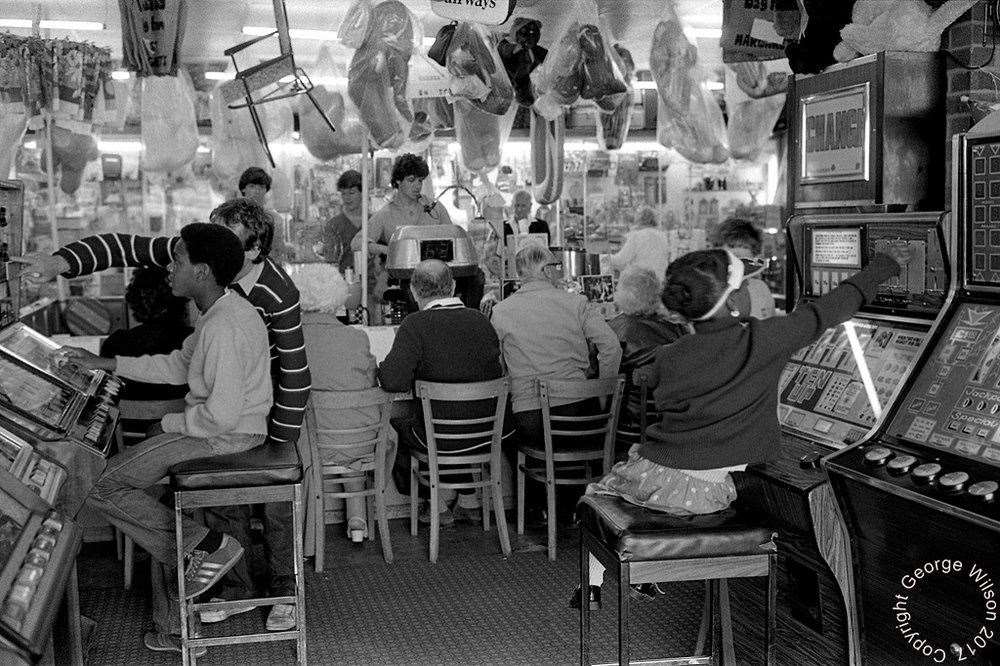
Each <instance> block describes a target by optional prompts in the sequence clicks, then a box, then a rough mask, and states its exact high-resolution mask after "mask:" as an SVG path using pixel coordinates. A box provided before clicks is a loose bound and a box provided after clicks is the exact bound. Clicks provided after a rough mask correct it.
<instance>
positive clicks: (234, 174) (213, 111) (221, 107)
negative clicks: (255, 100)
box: [208, 84, 267, 192]
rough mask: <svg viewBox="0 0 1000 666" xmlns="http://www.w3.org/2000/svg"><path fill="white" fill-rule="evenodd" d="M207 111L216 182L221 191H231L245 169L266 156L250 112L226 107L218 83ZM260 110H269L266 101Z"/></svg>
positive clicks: (209, 100)
mask: <svg viewBox="0 0 1000 666" xmlns="http://www.w3.org/2000/svg"><path fill="white" fill-rule="evenodd" d="M220 85H221V84H220ZM208 111H209V117H210V118H211V120H212V177H213V182H214V183H215V186H216V189H218V191H219V192H232V191H233V190H235V189H236V185H237V182H238V181H239V177H240V174H242V173H243V170H244V169H246V168H247V167H249V166H258V165H261V164H264V163H265V162H266V161H267V157H266V156H265V155H264V149H263V148H262V147H261V145H260V141H259V140H258V139H257V133H256V132H255V131H254V127H253V121H252V120H251V118H250V112H249V111H248V110H247V109H230V108H229V107H227V106H226V102H225V100H224V99H223V96H222V94H221V92H220V90H219V85H217V86H216V87H215V89H214V90H212V92H211V94H210V95H209V99H208ZM258 111H262V112H264V113H267V111H266V105H265V106H261V107H260V108H259V109H258Z"/></svg>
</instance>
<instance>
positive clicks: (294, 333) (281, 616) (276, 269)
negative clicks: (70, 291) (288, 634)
mask: <svg viewBox="0 0 1000 666" xmlns="http://www.w3.org/2000/svg"><path fill="white" fill-rule="evenodd" d="M209 219H210V220H211V221H212V222H214V223H216V224H224V225H225V226H227V227H229V229H231V230H232V231H233V232H234V233H235V234H236V235H237V236H239V238H240V240H241V241H243V247H244V252H245V259H244V263H243V268H242V269H241V270H240V272H239V273H238V274H237V276H236V279H235V280H234V281H233V284H231V285H230V289H231V290H232V291H235V292H236V293H238V294H240V295H241V296H243V297H245V298H246V299H247V300H248V301H250V304H251V305H253V306H254V308H255V309H256V310H257V312H258V314H260V316H261V318H262V319H263V320H264V326H265V327H266V328H267V336H268V342H269V344H270V353H271V377H272V380H273V384H274V406H273V408H272V409H271V413H270V415H269V418H268V440H269V441H270V442H271V443H273V444H276V445H281V446H294V445H295V442H296V440H297V439H298V437H299V430H300V429H301V427H302V419H303V416H304V414H305V405H306V401H307V400H308V399H309V388H310V385H311V379H310V375H309V365H308V363H307V362H306V353H305V342H304V340H303V337H302V327H301V323H300V319H301V312H300V310H299V292H298V290H297V289H296V288H295V285H294V284H293V283H292V280H291V279H290V278H289V277H288V275H287V274H286V273H285V271H284V269H282V268H281V267H280V266H279V265H278V264H277V263H275V262H274V261H273V260H271V259H270V258H269V257H268V253H269V252H270V249H271V240H272V238H273V232H274V228H273V223H272V221H271V217H270V215H269V214H268V213H267V211H266V210H265V209H264V208H262V207H261V206H260V205H258V204H256V203H254V202H253V201H251V200H249V199H234V200H232V201H227V202H226V203H224V204H222V205H221V206H218V207H217V208H216V209H215V210H213V211H212V213H211V215H210V217H209ZM179 240H180V238H179V237H174V238H169V237H163V236H160V237H147V236H133V235H130V234H100V235H98V236H88V237H86V238H83V239H81V240H79V241H76V242H74V243H70V244H68V245H65V246H63V247H61V248H59V249H58V250H56V252H55V253H54V254H52V255H51V256H44V255H32V256H28V257H25V258H24V259H22V260H21V261H22V262H23V263H27V264H29V265H28V266H26V267H25V269H24V270H23V271H22V275H24V276H25V278H26V279H28V280H31V281H34V282H47V281H49V280H53V279H55V278H56V276H58V275H62V276H63V277H66V278H73V277H79V276H81V275H89V274H91V273H95V272H98V271H102V270H105V269H107V268H112V267H119V268H120V267H126V266H128V267H138V266H167V265H168V264H170V262H171V261H172V260H173V256H174V250H175V248H176V247H177V243H178V241H179ZM265 515H266V518H267V537H268V546H269V548H268V550H269V558H268V559H269V565H270V572H271V592H272V594H275V595H280V596H286V595H287V596H291V595H292V590H293V581H294V578H293V572H292V566H291V562H292V518H291V509H290V507H289V506H288V504H287V503H279V504H268V505H266V509H265ZM226 517H227V518H229V519H230V522H232V521H234V520H235V515H233V513H231V512H230V513H228V515H226ZM245 522H246V521H245V519H244V523H245ZM220 526H221V525H220ZM223 527H224V530H223V531H231V530H232V531H231V532H230V533H236V534H239V533H241V532H242V530H239V529H234V528H233V527H232V526H223ZM245 529H246V526H245V524H244V526H243V530H245ZM234 576H235V577H236V578H237V579H238V580H239V584H240V586H241V587H246V588H247V589H246V590H245V591H241V592H242V593H243V594H248V593H249V584H250V581H249V575H248V574H247V571H246V566H245V564H244V563H242V562H241V563H240V564H239V565H237V567H236V568H235V569H234V570H233V573H231V574H230V580H231V579H232V578H233V577H234ZM227 596H230V595H227ZM248 610H249V609H248ZM215 615H216V616H209V617H205V618H203V619H206V620H209V621H212V620H214V621H218V620H221V619H225V616H221V617H218V613H216V614H215ZM294 622H295V613H294V606H291V605H287V606H286V605H284V604H280V605H277V606H275V607H273V608H272V610H271V615H270V616H269V617H268V629H270V630H273V631H279V630H284V629H290V628H292V627H293V626H294Z"/></svg>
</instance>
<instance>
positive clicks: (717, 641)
mask: <svg viewBox="0 0 1000 666" xmlns="http://www.w3.org/2000/svg"><path fill="white" fill-rule="evenodd" d="M708 584H709V589H710V591H711V597H712V650H711V652H710V653H709V656H710V657H711V659H710V661H709V663H710V664H712V666H719V665H720V664H721V663H722V650H721V648H722V614H721V613H720V612H719V610H718V609H719V581H718V579H714V580H710V581H708Z"/></svg>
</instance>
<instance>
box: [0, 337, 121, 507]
mask: <svg viewBox="0 0 1000 666" xmlns="http://www.w3.org/2000/svg"><path fill="white" fill-rule="evenodd" d="M60 349H61V347H60V345H58V344H57V343H55V342H53V341H52V340H50V339H49V338H46V337H45V336H43V335H41V334H40V333H38V332H37V331H35V330H33V329H31V328H29V327H28V326H26V325H24V324H22V323H20V322H15V323H14V324H11V325H10V326H8V327H7V328H5V329H3V330H0V428H3V429H4V430H7V431H9V432H11V433H13V434H15V435H17V436H18V437H20V438H21V439H23V440H24V441H26V442H28V443H29V444H30V445H31V446H32V447H33V448H34V449H35V450H36V452H37V453H39V454H41V455H42V456H44V457H45V459H47V460H51V461H54V462H56V463H58V464H59V465H60V466H62V467H63V468H64V469H66V470H70V471H71V472H72V473H71V474H69V475H68V477H67V478H66V479H65V481H64V482H63V483H62V489H61V490H60V492H59V493H58V494H57V496H56V501H55V505H56V507H57V508H59V509H60V510H62V511H63V512H65V513H66V514H67V515H70V516H75V515H76V511H77V510H78V509H79V507H80V506H81V505H82V503H83V500H84V499H85V498H86V496H87V494H88V493H89V492H90V488H91V486H92V485H93V483H94V481H96V479H97V477H98V476H99V475H100V473H101V472H102V471H103V469H104V464H105V459H106V456H107V454H108V450H109V448H110V446H111V443H112V441H113V439H114V437H115V427H116V425H117V422H118V410H117V408H116V405H117V402H118V393H119V391H120V389H121V380H120V379H118V378H117V377H115V376H114V375H111V374H108V373H105V372H100V371H81V370H79V369H77V368H75V367H74V366H72V365H70V364H67V363H65V362H63V361H64V360H65V359H64V357H63V356H62V355H61V354H60V352H59V350H60Z"/></svg>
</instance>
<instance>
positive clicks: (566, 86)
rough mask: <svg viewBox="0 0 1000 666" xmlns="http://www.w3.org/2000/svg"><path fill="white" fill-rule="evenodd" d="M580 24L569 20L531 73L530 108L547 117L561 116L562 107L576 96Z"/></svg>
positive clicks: (580, 57)
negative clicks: (565, 27)
mask: <svg viewBox="0 0 1000 666" xmlns="http://www.w3.org/2000/svg"><path fill="white" fill-rule="evenodd" d="M581 27H582V26H581V25H580V24H579V23H578V22H576V21H573V22H571V23H570V25H569V26H568V27H567V29H566V30H565V31H564V32H563V33H562V34H561V35H560V36H559V39H558V41H556V42H555V43H554V44H553V45H552V48H551V49H549V53H548V55H547V56H546V58H545V62H544V63H542V66H541V67H539V68H537V69H536V70H535V71H534V72H532V73H531V83H532V85H533V86H534V90H535V103H534V106H533V107H532V108H533V109H535V110H536V111H537V112H538V113H540V114H542V116H544V117H545V118H548V119H549V120H554V119H556V118H557V117H559V116H561V115H562V113H563V108H562V107H564V106H568V105H570V104H572V103H573V102H575V101H576V100H578V99H579V98H580V89H581V88H582V87H583V50H582V48H581V47H580V29H581Z"/></svg>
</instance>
